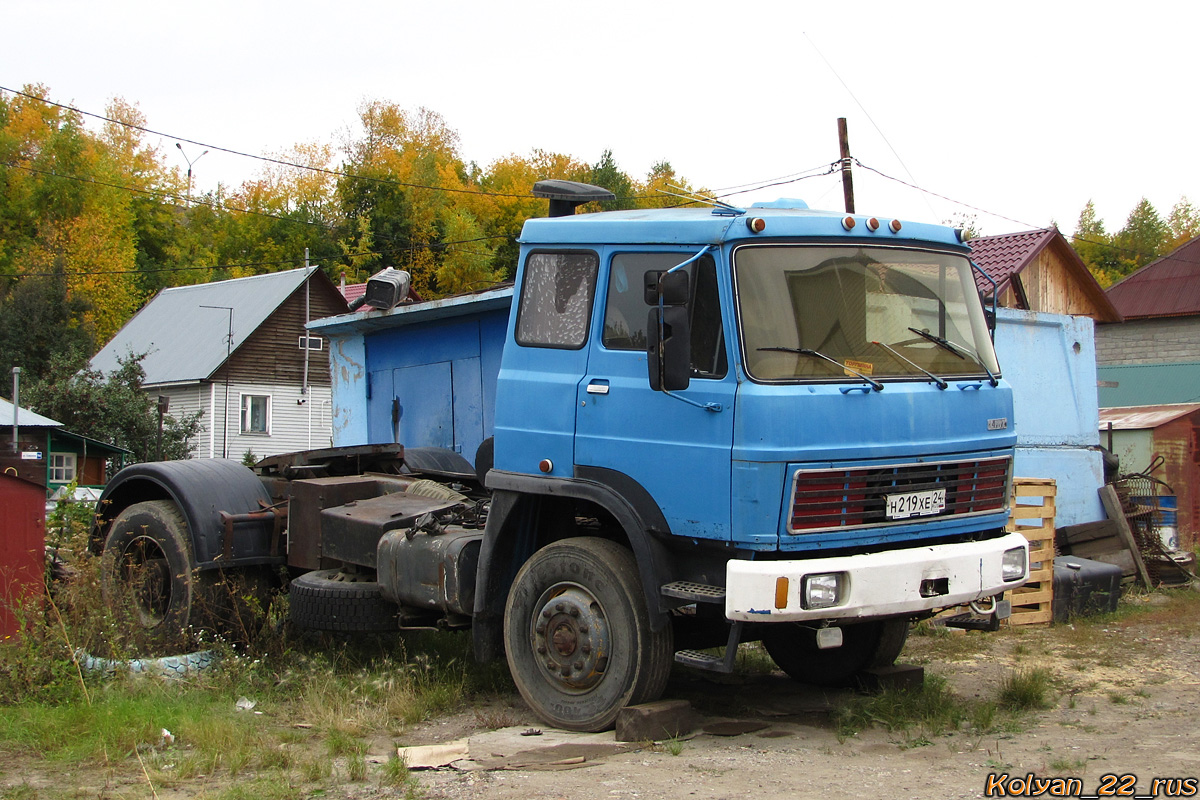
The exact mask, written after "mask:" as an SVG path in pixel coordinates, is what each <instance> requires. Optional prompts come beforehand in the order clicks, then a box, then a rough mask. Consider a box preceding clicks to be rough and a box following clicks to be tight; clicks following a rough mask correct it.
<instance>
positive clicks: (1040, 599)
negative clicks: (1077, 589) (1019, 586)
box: [1012, 588, 1054, 608]
mask: <svg viewBox="0 0 1200 800" xmlns="http://www.w3.org/2000/svg"><path fill="white" fill-rule="evenodd" d="M1053 599H1054V590H1053V589H1050V588H1045V589H1039V590H1037V591H1036V592H1020V591H1017V592H1013V596H1012V604H1013V607H1014V608H1015V607H1016V606H1032V605H1038V604H1041V603H1049V602H1050V601H1052V600H1053Z"/></svg>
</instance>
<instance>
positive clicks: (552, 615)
mask: <svg viewBox="0 0 1200 800" xmlns="http://www.w3.org/2000/svg"><path fill="white" fill-rule="evenodd" d="M535 609H536V610H537V614H536V616H535V617H534V619H533V624H532V631H531V632H530V633H531V637H530V638H531V642H532V644H533V649H534V653H535V657H536V660H537V664H538V667H539V669H540V670H541V671H542V674H543V675H544V676H545V677H546V678H547V680H549V681H550V682H552V683H554V684H557V685H558V686H559V687H560V688H561V689H565V690H573V691H577V692H584V691H587V690H589V689H591V688H592V687H593V686H595V685H596V684H597V683H599V682H600V680H601V678H603V677H604V671H605V669H606V668H607V667H608V656H609V651H610V646H609V635H608V620H607V618H606V617H605V614H604V609H603V608H602V607H601V606H600V603H598V602H597V601H596V598H595V597H594V596H593V595H592V594H591V592H589V591H588V590H587V589H585V588H583V587H582V586H579V585H578V584H573V583H560V584H556V585H554V586H552V587H550V588H549V589H547V590H546V592H545V593H543V594H542V596H541V598H539V600H538V602H537V605H536V606H535Z"/></svg>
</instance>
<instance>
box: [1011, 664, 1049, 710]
mask: <svg viewBox="0 0 1200 800" xmlns="http://www.w3.org/2000/svg"><path fill="white" fill-rule="evenodd" d="M1053 681H1054V675H1053V674H1052V673H1051V672H1050V670H1048V669H1043V668H1042V667H1035V668H1033V669H1029V670H1015V671H1013V672H1011V673H1010V674H1009V675H1008V676H1006V677H1005V678H1004V682H1003V683H1002V684H1001V685H1000V696H999V701H1000V705H1001V707H1003V708H1006V709H1009V710H1010V711H1033V710H1038V709H1044V708H1049V707H1050V696H1051V693H1052V691H1053V688H1054V687H1053Z"/></svg>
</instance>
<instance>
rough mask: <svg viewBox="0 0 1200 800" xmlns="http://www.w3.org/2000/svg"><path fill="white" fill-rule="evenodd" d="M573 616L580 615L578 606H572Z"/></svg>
mask: <svg viewBox="0 0 1200 800" xmlns="http://www.w3.org/2000/svg"><path fill="white" fill-rule="evenodd" d="M571 616H572V617H578V616H579V609H578V608H576V607H575V606H571Z"/></svg>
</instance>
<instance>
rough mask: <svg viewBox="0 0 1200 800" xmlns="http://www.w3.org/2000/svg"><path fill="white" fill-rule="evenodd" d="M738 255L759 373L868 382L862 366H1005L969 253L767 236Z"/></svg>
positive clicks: (747, 352) (745, 325) (921, 375)
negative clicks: (784, 241) (773, 241)
mask: <svg viewBox="0 0 1200 800" xmlns="http://www.w3.org/2000/svg"><path fill="white" fill-rule="evenodd" d="M733 265H734V266H733V268H734V277H735V280H736V282H737V293H738V317H739V324H740V326H741V334H742V343H743V348H744V358H745V365H746V370H747V371H748V372H749V374H750V376H751V377H752V378H754V379H756V380H761V381H803V380H830V379H839V380H849V381H858V382H861V381H862V380H863V379H862V378H861V377H856V376H855V373H857V374H858V375H862V376H869V377H871V378H875V379H880V378H918V379H923V380H931V378H930V376H929V374H928V373H933V374H934V375H936V376H938V377H940V378H961V377H970V378H975V377H987V376H988V371H989V370H990V371H991V372H993V373H994V372H998V371H999V367H998V366H997V364H996V355H995V352H994V351H993V349H992V343H991V339H990V337H989V336H988V331H987V324H986V322H985V320H984V316H983V309H982V308H981V306H980V304H979V298H978V295H977V294H976V288H975V282H974V280H973V277H972V275H971V265H970V263H969V262H968V261H967V259H966V258H965V257H963V256H959V255H954V254H951V253H934V252H925V251H920V250H903V249H897V248H884V247H845V246H840V247H838V246H802V245H761V246H747V247H740V248H738V249H737V250H736V251H735V253H734V261H733ZM980 362H982V364H983V366H981V364H980ZM985 367H986V368H985Z"/></svg>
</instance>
